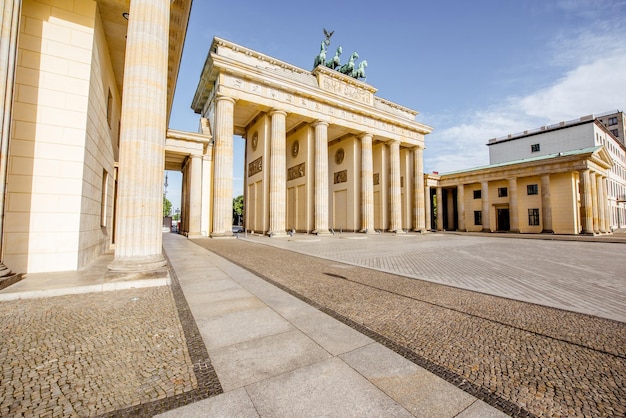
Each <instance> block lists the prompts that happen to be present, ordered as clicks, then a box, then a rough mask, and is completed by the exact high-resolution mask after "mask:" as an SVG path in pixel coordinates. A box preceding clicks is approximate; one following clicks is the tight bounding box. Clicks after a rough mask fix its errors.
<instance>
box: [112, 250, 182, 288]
mask: <svg viewBox="0 0 626 418" xmlns="http://www.w3.org/2000/svg"><path fill="white" fill-rule="evenodd" d="M108 269H109V270H108V271H107V272H106V274H105V275H104V279H105V282H106V283H107V284H110V283H113V282H118V283H120V282H128V281H139V280H140V281H146V282H145V283H146V284H147V283H149V282H148V281H150V282H151V283H152V284H150V285H151V286H164V285H167V284H169V283H170V272H169V270H168V268H167V261H166V260H165V258H163V257H131V258H126V259H116V260H113V262H112V263H111V264H109V265H108Z"/></svg>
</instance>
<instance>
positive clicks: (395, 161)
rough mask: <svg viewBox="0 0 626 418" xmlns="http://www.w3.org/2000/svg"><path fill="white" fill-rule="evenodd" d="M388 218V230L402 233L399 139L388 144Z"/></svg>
mask: <svg viewBox="0 0 626 418" xmlns="http://www.w3.org/2000/svg"><path fill="white" fill-rule="evenodd" d="M389 171H390V176H389V177H390V178H389V183H390V190H389V192H390V193H389V194H390V199H389V201H390V203H391V208H390V211H389V212H390V214H389V215H390V218H391V219H390V220H389V231H391V232H395V233H397V234H402V233H404V231H403V230H402V190H401V188H400V141H398V140H394V141H391V143H390V144H389Z"/></svg>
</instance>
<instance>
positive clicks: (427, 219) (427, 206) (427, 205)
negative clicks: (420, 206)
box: [424, 185, 433, 231]
mask: <svg viewBox="0 0 626 418" xmlns="http://www.w3.org/2000/svg"><path fill="white" fill-rule="evenodd" d="M431 208H432V203H431V201H430V186H429V185H425V186H424V223H425V226H426V231H430V230H431V229H432V227H433V226H432V225H433V220H432V218H431V212H432V210H431Z"/></svg>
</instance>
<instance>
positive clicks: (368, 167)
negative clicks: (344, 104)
mask: <svg viewBox="0 0 626 418" xmlns="http://www.w3.org/2000/svg"><path fill="white" fill-rule="evenodd" d="M360 232H365V233H366V234H374V233H376V231H375V230H374V162H373V158H372V134H368V133H366V134H363V135H361V231H360Z"/></svg>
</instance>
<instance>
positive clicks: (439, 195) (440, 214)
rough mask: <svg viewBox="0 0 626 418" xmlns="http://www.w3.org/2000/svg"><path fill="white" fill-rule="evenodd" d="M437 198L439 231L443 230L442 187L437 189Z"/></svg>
mask: <svg viewBox="0 0 626 418" xmlns="http://www.w3.org/2000/svg"><path fill="white" fill-rule="evenodd" d="M435 196H436V198H437V231H443V190H442V189H441V187H437V188H436V189H435Z"/></svg>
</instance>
